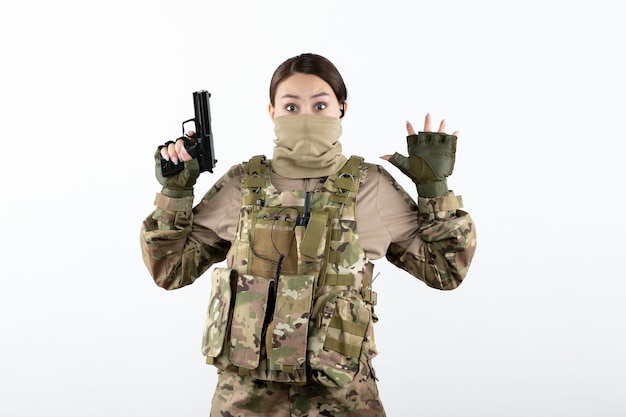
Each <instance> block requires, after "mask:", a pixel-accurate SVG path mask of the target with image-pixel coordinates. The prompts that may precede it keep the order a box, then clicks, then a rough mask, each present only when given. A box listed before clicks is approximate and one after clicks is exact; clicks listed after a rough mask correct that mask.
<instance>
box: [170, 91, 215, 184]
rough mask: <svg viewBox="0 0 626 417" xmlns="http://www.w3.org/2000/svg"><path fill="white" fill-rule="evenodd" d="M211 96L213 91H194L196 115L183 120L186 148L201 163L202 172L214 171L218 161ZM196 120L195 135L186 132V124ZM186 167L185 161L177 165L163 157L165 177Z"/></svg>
mask: <svg viewBox="0 0 626 417" xmlns="http://www.w3.org/2000/svg"><path fill="white" fill-rule="evenodd" d="M209 97H211V93H209V92H208V91H206V90H201V91H194V93H193V108H194V112H195V117H194V118H193V119H189V120H185V121H184V122H183V138H184V139H185V149H186V150H187V152H188V153H189V155H191V156H192V157H193V158H196V159H198V162H199V163H200V172H204V171H209V172H211V173H213V167H215V164H216V163H217V159H215V151H214V150H213V133H212V132H211V108H210V107H209ZM191 121H193V122H195V124H196V129H195V135H194V136H193V137H191V138H190V137H188V136H187V135H186V134H185V124H186V123H189V122H191ZM183 169H184V163H183V162H182V161H180V162H179V163H178V165H175V164H174V163H173V162H172V161H167V160H165V159H163V158H161V172H162V173H163V176H164V177H171V176H172V175H174V174H177V173H178V172H180V171H182V170H183Z"/></svg>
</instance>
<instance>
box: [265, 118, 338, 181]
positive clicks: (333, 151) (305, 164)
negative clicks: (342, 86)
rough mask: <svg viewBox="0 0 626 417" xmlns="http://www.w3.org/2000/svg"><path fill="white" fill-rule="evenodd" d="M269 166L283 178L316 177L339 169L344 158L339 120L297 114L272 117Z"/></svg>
mask: <svg viewBox="0 0 626 417" xmlns="http://www.w3.org/2000/svg"><path fill="white" fill-rule="evenodd" d="M274 133H276V139H275V140H274V143H275V144H276V147H275V148H274V157H273V158H272V169H273V170H274V171H276V172H277V173H278V174H279V175H281V176H283V177H285V178H291V179H296V178H319V177H326V176H329V175H331V174H334V173H336V172H338V171H339V169H340V168H341V167H342V166H343V165H344V164H345V163H346V161H347V159H346V157H345V156H343V155H342V154H341V143H340V142H339V137H340V136H341V133H342V130H341V120H340V119H339V118H337V117H330V116H314V115H310V114H299V115H295V116H278V117H275V118H274Z"/></svg>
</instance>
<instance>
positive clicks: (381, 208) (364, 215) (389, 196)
mask: <svg viewBox="0 0 626 417" xmlns="http://www.w3.org/2000/svg"><path fill="white" fill-rule="evenodd" d="M272 164H273V161H272ZM381 169H382V168H381ZM272 184H274V186H275V187H276V188H277V189H278V190H279V191H282V190H303V189H305V188H306V189H308V190H310V191H312V190H314V189H315V188H316V187H319V186H320V178H313V179H288V178H285V177H283V176H280V175H278V174H277V173H276V172H272ZM240 186H241V179H240V177H239V176H237V177H233V178H231V179H230V181H229V182H228V183H227V184H226V185H225V186H224V188H223V189H222V190H220V192H219V193H218V194H217V195H216V196H214V197H213V198H212V199H211V200H210V201H208V202H207V203H206V204H201V205H199V206H198V207H197V208H196V209H195V213H194V231H193V232H192V233H191V237H192V239H194V240H202V239H201V238H200V237H199V236H195V235H196V233H197V232H196V228H197V227H198V226H202V229H208V230H212V231H214V232H215V233H216V234H217V235H218V236H219V237H220V238H221V239H223V240H226V241H232V240H233V239H234V236H235V232H236V231H237V221H238V219H239V198H240V195H241V188H240ZM356 220H357V225H358V226H357V227H358V230H359V238H360V239H359V242H360V244H361V247H362V248H363V250H364V251H365V253H366V255H367V256H368V257H369V258H370V259H379V258H381V257H383V256H384V255H385V253H386V251H387V247H388V246H389V244H390V243H391V242H402V241H406V240H413V239H417V240H418V242H416V243H415V245H417V247H418V248H419V247H420V246H421V240H420V239H419V238H416V236H417V230H418V218H417V213H416V212H415V211H413V210H412V209H411V207H410V206H409V205H407V204H406V202H405V200H404V199H403V197H402V195H400V194H399V193H398V191H397V190H396V189H395V188H394V187H393V186H392V185H391V184H390V183H389V182H388V181H387V180H386V179H385V178H384V177H383V176H382V175H381V174H380V173H379V172H378V171H377V170H370V171H369V173H368V175H367V178H366V180H365V183H364V184H363V186H362V188H361V190H360V191H359V194H358V197H357V204H356Z"/></svg>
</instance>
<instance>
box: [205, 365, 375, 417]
mask: <svg viewBox="0 0 626 417" xmlns="http://www.w3.org/2000/svg"><path fill="white" fill-rule="evenodd" d="M210 415H211V416H212V417H294V416H300V417H305V416H320V417H321V416H334V417H385V415H386V414H385V411H384V409H383V406H382V403H381V401H380V399H379V393H378V388H377V386H376V377H375V375H374V372H373V370H372V368H371V367H370V365H369V364H368V363H367V362H362V363H361V366H359V370H358V373H357V375H356V377H355V378H354V380H353V381H352V383H351V384H349V385H345V386H343V387H341V388H328V387H326V386H324V385H320V384H306V385H300V384H281V383H275V382H271V381H260V380H258V379H255V378H253V377H251V376H244V375H240V374H238V373H237V372H233V371H220V373H219V375H218V381H217V388H216V390H215V393H214V394H213V400H212V406H211V414H210Z"/></svg>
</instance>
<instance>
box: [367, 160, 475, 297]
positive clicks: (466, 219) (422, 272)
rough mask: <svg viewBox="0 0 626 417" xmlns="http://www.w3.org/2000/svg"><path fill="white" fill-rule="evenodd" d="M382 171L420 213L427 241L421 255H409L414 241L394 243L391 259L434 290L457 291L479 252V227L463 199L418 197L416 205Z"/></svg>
mask: <svg viewBox="0 0 626 417" xmlns="http://www.w3.org/2000/svg"><path fill="white" fill-rule="evenodd" d="M379 171H380V173H381V174H382V175H383V176H384V177H385V178H386V179H387V181H388V182H389V183H390V184H392V185H393V186H394V187H395V188H396V190H397V191H398V193H400V194H401V195H402V196H403V197H404V200H405V201H406V202H407V204H408V205H409V206H410V207H411V208H412V209H413V210H415V211H417V212H418V216H419V217H418V218H419V221H420V223H419V231H418V237H419V238H420V239H421V240H422V241H423V242H424V245H422V248H421V251H420V253H411V252H407V247H408V245H409V244H410V243H411V242H401V243H397V242H393V243H391V245H389V248H388V249H387V254H386V257H387V260H388V261H389V262H391V263H392V264H394V265H395V266H397V267H398V268H401V269H404V270H405V271H407V272H408V273H410V274H411V275H413V276H414V277H417V278H418V279H420V280H421V281H423V282H424V283H425V284H426V285H428V286H430V287H432V288H436V289H440V290H453V289H455V288H457V287H458V286H459V285H461V283H462V282H463V279H464V278H465V276H466V275H467V272H468V270H469V267H470V263H471V261H472V258H473V257H474V253H475V251H476V228H475V226H474V221H473V220H472V218H471V217H470V215H469V214H468V213H467V212H466V211H464V210H461V208H462V207H463V201H462V199H461V197H460V196H455V195H454V194H453V193H452V192H448V193H447V194H445V195H443V196H440V197H433V198H425V197H418V203H417V204H415V201H413V199H412V198H411V196H409V195H408V194H407V193H406V191H404V189H403V188H402V187H401V186H400V184H398V182H397V181H396V180H395V179H394V178H393V177H392V176H391V175H390V174H389V173H387V171H385V170H384V169H382V168H380V167H379Z"/></svg>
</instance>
